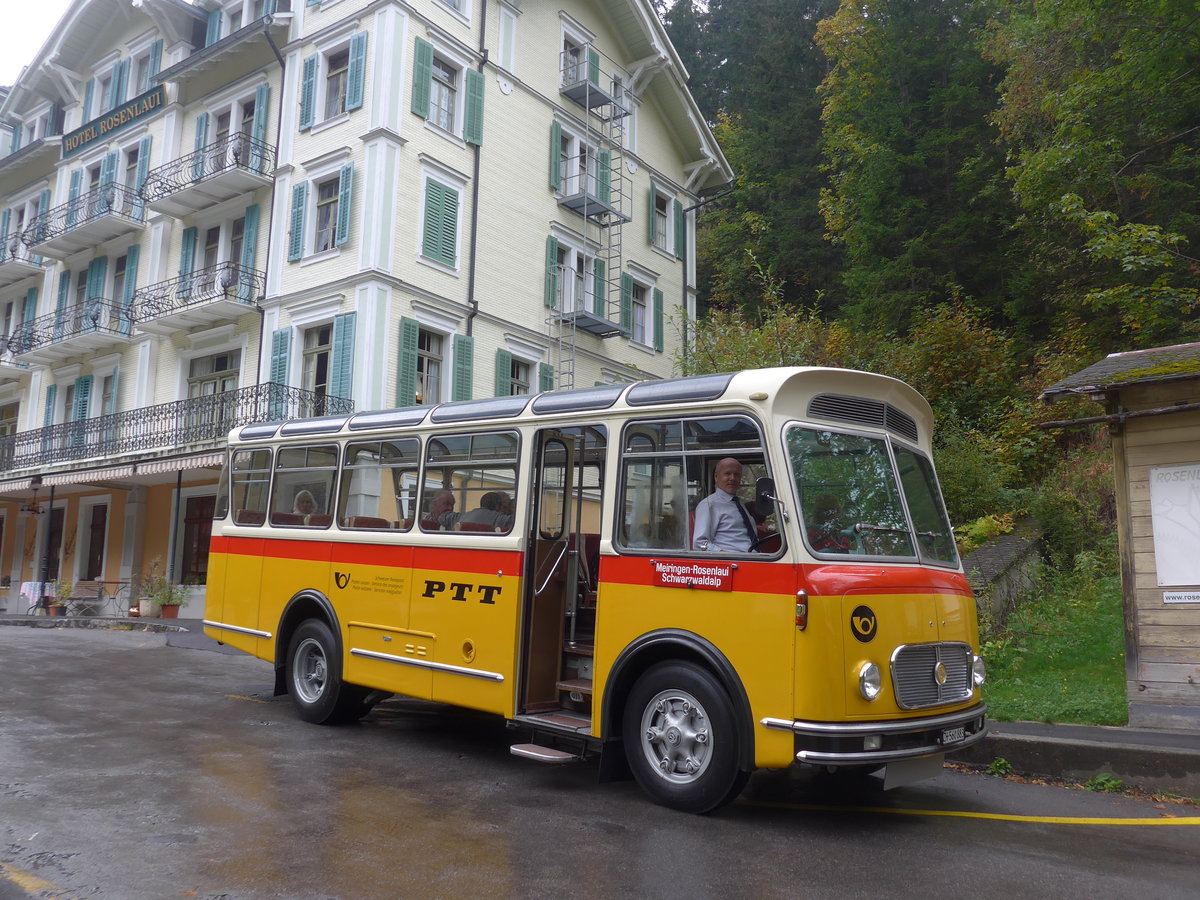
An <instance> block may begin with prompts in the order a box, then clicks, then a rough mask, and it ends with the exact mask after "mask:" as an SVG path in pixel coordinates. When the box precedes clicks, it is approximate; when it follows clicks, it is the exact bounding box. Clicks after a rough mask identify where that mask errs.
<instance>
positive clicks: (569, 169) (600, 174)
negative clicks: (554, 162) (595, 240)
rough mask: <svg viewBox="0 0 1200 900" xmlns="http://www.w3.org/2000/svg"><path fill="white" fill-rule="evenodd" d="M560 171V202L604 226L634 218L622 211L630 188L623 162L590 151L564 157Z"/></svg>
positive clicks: (618, 223) (560, 164) (622, 222)
mask: <svg viewBox="0 0 1200 900" xmlns="http://www.w3.org/2000/svg"><path fill="white" fill-rule="evenodd" d="M559 171H560V179H559V184H560V187H559V190H560V191H561V195H560V196H559V199H558V202H559V205H561V206H565V207H566V208H567V209H569V210H571V211H572V212H575V213H579V215H581V216H583V217H584V218H585V219H590V220H592V221H593V222H596V223H597V224H599V225H601V226H609V225H621V224H624V223H625V222H630V221H632V220H631V219H630V217H629V216H627V215H626V214H625V213H624V212H623V211H622V207H623V206H624V202H623V201H624V199H625V194H626V191H625V179H624V178H623V177H622V175H621V172H620V166H619V164H618V165H615V166H614V165H613V164H612V163H611V161H609V162H608V163H607V165H606V163H605V161H604V158H601V159H600V160H597V159H596V158H595V157H593V156H591V154H588V155H586V156H573V157H567V158H566V159H563V160H561V161H560V163H559Z"/></svg>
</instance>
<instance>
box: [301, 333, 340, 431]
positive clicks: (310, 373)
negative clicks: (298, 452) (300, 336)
mask: <svg viewBox="0 0 1200 900" xmlns="http://www.w3.org/2000/svg"><path fill="white" fill-rule="evenodd" d="M332 350H333V325H318V326H316V327H315V328H308V329H306V330H305V332H304V368H303V372H302V373H301V382H300V386H301V387H302V388H304V390H306V391H312V392H313V393H314V394H316V395H317V396H318V397H325V396H327V395H328V394H329V355H330V353H331V352H332ZM318 415H320V413H318Z"/></svg>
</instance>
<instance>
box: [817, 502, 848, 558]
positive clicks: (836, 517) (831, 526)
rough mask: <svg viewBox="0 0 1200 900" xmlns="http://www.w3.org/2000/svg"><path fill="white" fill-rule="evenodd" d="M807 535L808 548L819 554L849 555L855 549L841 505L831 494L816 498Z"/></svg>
mask: <svg viewBox="0 0 1200 900" xmlns="http://www.w3.org/2000/svg"><path fill="white" fill-rule="evenodd" d="M807 533H808V543H809V546H811V547H812V548H813V549H814V550H817V551H819V552H823V553H849V552H850V551H851V550H852V549H857V548H856V547H855V544H856V541H855V540H854V539H853V532H852V531H851V530H850V528H849V527H847V526H846V522H845V516H844V515H843V513H842V507H841V504H840V503H838V501H837V498H836V497H835V496H833V494H821V495H820V496H818V497H817V499H816V501H815V502H814V503H813V509H812V518H811V520H810V521H809V524H808V532H807Z"/></svg>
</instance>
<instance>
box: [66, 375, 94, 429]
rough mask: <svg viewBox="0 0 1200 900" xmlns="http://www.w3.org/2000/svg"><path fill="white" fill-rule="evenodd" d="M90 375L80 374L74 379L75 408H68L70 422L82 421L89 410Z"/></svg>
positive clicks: (90, 394) (90, 398)
mask: <svg viewBox="0 0 1200 900" xmlns="http://www.w3.org/2000/svg"><path fill="white" fill-rule="evenodd" d="M91 400H92V376H91V375H80V376H79V377H78V378H76V379H75V408H74V409H73V410H68V413H67V414H68V415H69V416H70V417H71V421H72V422H82V421H83V420H84V419H86V418H87V417H88V413H89V412H90V411H91Z"/></svg>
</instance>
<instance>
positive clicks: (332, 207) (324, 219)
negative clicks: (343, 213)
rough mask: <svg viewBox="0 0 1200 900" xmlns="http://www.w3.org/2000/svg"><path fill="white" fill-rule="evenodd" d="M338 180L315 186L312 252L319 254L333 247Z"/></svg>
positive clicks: (331, 179) (334, 179) (332, 179)
mask: <svg viewBox="0 0 1200 900" xmlns="http://www.w3.org/2000/svg"><path fill="white" fill-rule="evenodd" d="M339 183H340V179H338V178H330V179H328V180H326V181H322V182H321V183H320V184H318V185H317V232H316V237H315V240H314V241H313V251H314V252H315V253H320V252H322V251H324V250H330V249H332V248H333V246H334V240H335V237H336V231H337V213H338V186H339Z"/></svg>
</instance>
